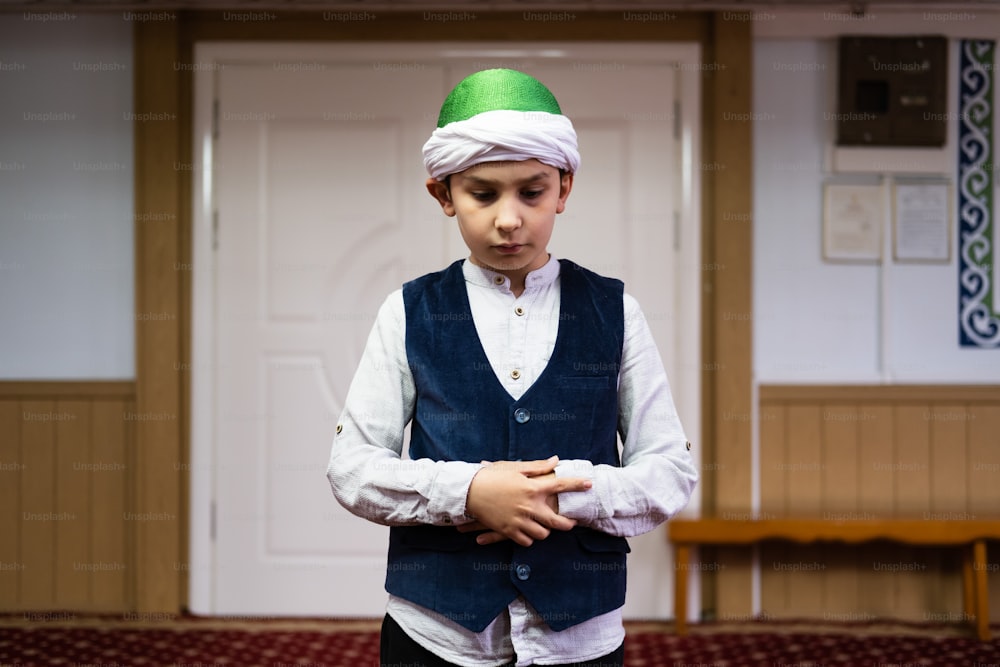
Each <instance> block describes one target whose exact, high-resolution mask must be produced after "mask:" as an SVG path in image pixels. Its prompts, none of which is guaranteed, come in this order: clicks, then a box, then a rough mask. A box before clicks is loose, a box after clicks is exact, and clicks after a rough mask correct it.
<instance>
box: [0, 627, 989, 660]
mask: <svg viewBox="0 0 1000 667" xmlns="http://www.w3.org/2000/svg"><path fill="white" fill-rule="evenodd" d="M28 616H29V618H25V617H24V616H14V615H8V616H4V617H0V667H7V666H8V665H10V666H17V667H28V666H29V665H39V666H42V665H44V666H48V665H60V666H64V667H126V666H131V665H141V666H146V667H149V666H154V665H155V666H173V667H221V666H222V665H226V666H239V667H258V666H260V667H373V666H377V664H378V659H377V656H378V624H377V622H373V621H355V622H351V621H322V620H301V621H297V620H271V621H267V620H265V621H257V622H247V621H234V620H218V619H189V618H182V619H177V620H171V621H165V622H159V623H151V622H137V621H130V620H127V619H126V620H122V619H121V618H119V617H114V618H100V617H88V618H77V617H75V616H73V617H69V616H67V617H59V616H58V615H46V617H44V618H30V616H31V615H28ZM628 630H629V634H628V639H627V640H626V643H625V648H626V652H625V656H626V659H625V664H626V665H627V666H628V667H654V666H655V667H740V666H743V665H747V666H752V667H758V666H759V667H820V666H827V665H851V666H854V667H934V666H937V665H941V666H944V667H1000V639H994V640H993V641H991V642H979V641H977V640H975V639H973V638H972V637H971V636H969V634H968V632H967V631H966V630H965V629H964V628H955V627H946V626H933V627H932V626H913V625H900V624H864V625H861V624H858V625H829V624H827V625H822V626H817V625H810V624H808V623H785V624H782V623H775V622H765V623H760V622H756V623H744V624H733V625H725V626H723V625H714V624H713V625H701V626H696V627H695V628H693V630H692V634H691V635H689V636H687V637H676V636H674V635H673V634H672V633H671V631H670V626H669V625H666V624H661V623H630V624H629V627H628ZM994 634H997V633H996V631H994Z"/></svg>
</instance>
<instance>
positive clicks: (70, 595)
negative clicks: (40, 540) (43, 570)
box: [55, 401, 95, 609]
mask: <svg viewBox="0 0 1000 667" xmlns="http://www.w3.org/2000/svg"><path fill="white" fill-rule="evenodd" d="M56 406H57V410H58V412H59V414H61V415H66V416H69V417H70V418H68V419H62V420H60V421H58V422H56V457H55V464H56V467H55V480H56V489H55V501H56V512H57V513H58V514H59V515H64V516H67V517H70V518H69V519H68V520H66V521H58V522H57V523H56V535H55V537H56V542H55V600H58V601H59V604H60V606H63V607H65V608H67V609H84V608H86V607H87V606H88V602H89V598H90V579H91V575H90V573H91V572H92V571H93V569H94V567H95V563H94V562H93V560H92V559H91V557H90V517H91V515H92V508H91V507H90V483H91V477H92V473H91V471H90V404H89V403H88V402H85V401H59V402H58V403H57V404H56Z"/></svg>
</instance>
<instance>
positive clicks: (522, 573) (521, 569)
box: [514, 563, 531, 581]
mask: <svg viewBox="0 0 1000 667" xmlns="http://www.w3.org/2000/svg"><path fill="white" fill-rule="evenodd" d="M514 574H516V575H517V578H518V579H520V580H521V581H527V580H528V577H530V576H531V566H530V565H525V564H524V563H521V564H520V565H518V566H517V567H516V568H514Z"/></svg>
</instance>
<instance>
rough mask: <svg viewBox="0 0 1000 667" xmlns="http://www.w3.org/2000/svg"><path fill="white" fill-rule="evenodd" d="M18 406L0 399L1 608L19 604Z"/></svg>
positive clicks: (20, 472)
mask: <svg viewBox="0 0 1000 667" xmlns="http://www.w3.org/2000/svg"><path fill="white" fill-rule="evenodd" d="M23 470H24V461H23V460H22V458H21V406H20V405H19V404H18V402H17V401H0V535H3V538H2V539H0V609H6V610H12V609H17V608H18V597H19V596H18V588H19V584H20V578H21V571H22V570H23V569H24V567H25V565H24V561H22V560H21V553H20V549H19V547H20V544H21V524H22V522H21V477H22V476H23V474H24V473H23Z"/></svg>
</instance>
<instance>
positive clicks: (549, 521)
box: [459, 456, 592, 547]
mask: <svg viewBox="0 0 1000 667" xmlns="http://www.w3.org/2000/svg"><path fill="white" fill-rule="evenodd" d="M558 462H559V459H558V458H557V457H555V456H553V457H551V458H548V459H544V460H539V461H498V462H496V463H487V464H486V465H484V466H483V467H482V468H481V469H480V470H479V472H477V473H476V476H475V477H473V478H472V484H471V485H470V486H469V496H468V499H467V500H466V509H467V510H468V512H469V513H470V514H471V515H472V516H474V517H476V521H475V522H473V523H470V524H466V525H464V526H460V527H459V530H461V531H462V532H470V531H473V530H482V529H484V528H485V529H489V531H490V532H486V533H483V534H482V535H479V536H478V537H477V538H476V541H477V542H479V543H480V544H491V543H493V542H499V541H500V540H503V539H508V538H509V539H512V540H514V541H515V542H517V543H518V544H520V545H522V546H526V547H527V546H531V544H532V542H533V541H534V540H544V539H545V538H546V537H548V536H549V532H550V531H551V530H569V529H570V528H572V527H573V526H575V525H576V521H574V520H573V519H569V518H567V517H564V516H561V515H560V514H559V513H558V510H559V501H558V496H557V494H559V493H562V492H564V491H586V490H587V489H589V488H590V487H591V485H592V484H591V481H590V480H588V479H581V478H576V477H556V476H555V467H556V464H557V463H558Z"/></svg>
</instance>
